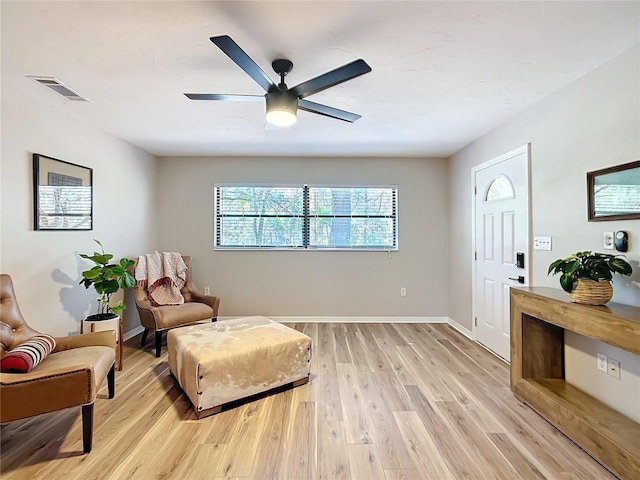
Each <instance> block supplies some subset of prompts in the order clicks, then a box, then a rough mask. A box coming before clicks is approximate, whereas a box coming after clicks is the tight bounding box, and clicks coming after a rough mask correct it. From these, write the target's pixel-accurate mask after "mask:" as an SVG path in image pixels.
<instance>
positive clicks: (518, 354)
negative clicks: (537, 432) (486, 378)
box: [511, 287, 640, 480]
mask: <svg viewBox="0 0 640 480" xmlns="http://www.w3.org/2000/svg"><path fill="white" fill-rule="evenodd" d="M565 330H570V331H572V332H576V333H578V334H580V335H584V336H585V337H589V338H593V339H596V340H600V341H602V342H605V343H608V344H610V345H615V346H616V347H619V348H622V349H623V350H627V351H629V352H632V353H634V354H636V355H640V308H636V307H631V306H628V305H621V304H617V303H608V304H607V305H606V306H599V307H594V306H589V305H580V304H577V303H572V302H571V301H570V300H569V298H568V297H567V296H566V294H565V293H564V291H562V290H559V289H554V288H549V287H520V288H512V289H511V390H512V391H513V393H514V394H515V396H516V398H518V399H519V400H520V401H522V402H525V403H526V404H527V405H529V406H530V407H531V408H533V409H534V410H535V411H536V412H538V413H539V414H540V415H542V416H543V417H544V418H545V419H546V420H547V421H548V422H550V423H551V424H552V425H554V426H555V427H556V428H557V429H558V430H560V431H561V432H562V433H564V434H565V435H566V436H567V437H569V438H570V439H571V440H573V441H574V442H575V443H576V444H577V445H579V446H580V447H581V448H582V449H583V450H585V451H586V452H587V453H588V454H589V455H591V456H592V457H593V458H595V459H596V460H597V461H599V462H600V463H601V464H602V465H604V466H605V467H606V468H608V469H609V470H610V471H611V472H613V473H614V474H615V475H617V476H618V477H620V478H623V479H634V480H636V479H638V478H640V477H639V472H640V424H638V423H636V422H635V421H633V420H632V419H630V418H628V417H626V416H625V415H623V414H621V413H619V412H617V411H616V410H614V409H612V408H610V407H608V406H607V405H605V404H604V403H602V402H600V401H599V400H597V399H595V398H593V397H592V396H590V395H588V394H586V393H585V392H583V391H582V390H580V389H578V388H576V387H574V386H572V385H571V384H569V383H568V382H566V381H565V375H564V331H565ZM594 368H595V362H594Z"/></svg>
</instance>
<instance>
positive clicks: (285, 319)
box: [218, 315, 449, 323]
mask: <svg viewBox="0 0 640 480" xmlns="http://www.w3.org/2000/svg"><path fill="white" fill-rule="evenodd" d="M266 316H267V317H268V318H270V319H271V320H275V321H276V322H280V323H448V322H449V318H448V317H305V316H295V315H290V316H271V315H266ZM232 318H241V317H239V316H238V317H218V320H221V321H224V320H231V319H232Z"/></svg>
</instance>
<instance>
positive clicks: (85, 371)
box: [0, 274, 116, 453]
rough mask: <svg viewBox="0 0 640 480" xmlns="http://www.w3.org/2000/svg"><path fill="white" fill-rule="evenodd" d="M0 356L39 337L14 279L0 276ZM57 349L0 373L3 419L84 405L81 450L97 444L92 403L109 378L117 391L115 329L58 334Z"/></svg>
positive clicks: (111, 391) (0, 414) (0, 415)
mask: <svg viewBox="0 0 640 480" xmlns="http://www.w3.org/2000/svg"><path fill="white" fill-rule="evenodd" d="M0 304H1V308H0V358H2V356H4V354H5V353H6V352H7V351H9V350H11V349H12V348H14V347H15V346H17V345H19V344H21V343H23V342H24V341H26V340H28V339H30V338H32V337H34V336H36V335H40V332H38V331H36V330H34V329H32V328H31V327H29V325H28V324H27V323H26V322H25V321H24V318H23V317H22V313H20V308H19V306H18V302H17V300H16V296H15V293H14V289H13V282H12V280H11V277H10V276H9V275H6V274H0ZM55 341H56V347H55V348H54V350H53V351H52V352H51V353H50V354H49V355H48V356H47V357H46V358H45V359H44V360H43V361H42V362H40V363H39V364H38V365H37V366H36V367H35V368H33V370H31V371H30V372H28V373H0V397H2V402H0V423H3V424H4V423H7V422H12V421H15V420H21V419H24V418H29V417H34V416H36V415H41V414H43V413H49V412H54V411H57V410H62V409H64V408H70V407H77V406H82V443H83V452H84V453H89V452H90V451H91V446H92V442H93V406H94V402H95V399H96V396H97V394H98V390H99V389H100V386H101V385H102V383H103V382H104V379H105V378H107V379H108V389H109V398H113V396H114V394H115V358H116V334H115V331H111V330H109V331H104V332H98V333H89V334H85V335H78V336H73V337H57V338H55Z"/></svg>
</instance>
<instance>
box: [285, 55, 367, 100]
mask: <svg viewBox="0 0 640 480" xmlns="http://www.w3.org/2000/svg"><path fill="white" fill-rule="evenodd" d="M370 71H371V67H370V66H369V65H368V64H367V62H365V61H364V60H362V59H359V60H355V61H353V62H351V63H348V64H346V65H343V66H342V67H338V68H336V69H335V70H331V71H330V72H327V73H324V74H322V75H319V76H317V77H315V78H312V79H311V80H307V81H306V82H302V83H301V84H299V85H296V86H295V87H293V88H291V89H290V90H291V91H292V92H293V93H294V94H295V96H296V97H298V98H304V97H308V96H309V95H313V94H314V93H318V92H320V91H322V90H325V89H327V88H329V87H333V86H334V85H337V84H339V83H342V82H346V81H347V80H351V79H352V78H356V77H359V76H360V75H363V74H365V73H369V72H370Z"/></svg>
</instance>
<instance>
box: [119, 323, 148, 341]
mask: <svg viewBox="0 0 640 480" xmlns="http://www.w3.org/2000/svg"><path fill="white" fill-rule="evenodd" d="M142 332H144V327H143V326H142V325H140V326H138V327H136V328H134V329H133V330H129V331H128V332H127V333H125V334H124V335H123V336H122V338H123V340H124V341H125V342H126V341H127V340H129V339H130V338H133V337H135V336H136V335H138V334H139V333H142Z"/></svg>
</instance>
